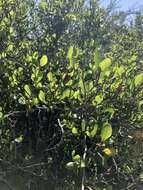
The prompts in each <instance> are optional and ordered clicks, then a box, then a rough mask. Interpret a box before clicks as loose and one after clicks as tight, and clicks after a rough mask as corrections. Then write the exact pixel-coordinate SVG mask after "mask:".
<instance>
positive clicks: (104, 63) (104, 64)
mask: <svg viewBox="0 0 143 190" xmlns="http://www.w3.org/2000/svg"><path fill="white" fill-rule="evenodd" d="M111 64H112V63H111V59H109V58H106V59H104V60H103V61H102V62H100V63H99V67H100V68H101V71H104V70H106V69H107V68H108V67H109V66H110V65H111Z"/></svg>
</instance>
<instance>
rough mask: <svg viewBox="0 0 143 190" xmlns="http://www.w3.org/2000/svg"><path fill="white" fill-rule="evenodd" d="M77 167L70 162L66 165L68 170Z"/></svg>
mask: <svg viewBox="0 0 143 190" xmlns="http://www.w3.org/2000/svg"><path fill="white" fill-rule="evenodd" d="M74 166H75V163H74V162H68V163H67V164H66V168H68V169H70V168H73V167H74Z"/></svg>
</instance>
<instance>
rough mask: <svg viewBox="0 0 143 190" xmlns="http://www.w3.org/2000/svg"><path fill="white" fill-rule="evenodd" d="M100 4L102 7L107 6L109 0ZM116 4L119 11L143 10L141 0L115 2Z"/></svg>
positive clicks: (118, 0)
mask: <svg viewBox="0 0 143 190" xmlns="http://www.w3.org/2000/svg"><path fill="white" fill-rule="evenodd" d="M112 1H113V0H112ZM101 2H102V4H103V5H104V6H107V5H108V3H109V2H110V0H101ZM117 2H118V5H119V8H120V9H121V10H128V9H132V8H135V9H136V8H139V9H143V0H117Z"/></svg>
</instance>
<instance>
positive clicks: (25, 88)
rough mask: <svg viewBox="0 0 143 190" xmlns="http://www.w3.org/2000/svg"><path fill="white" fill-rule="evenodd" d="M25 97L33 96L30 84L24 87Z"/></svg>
mask: <svg viewBox="0 0 143 190" xmlns="http://www.w3.org/2000/svg"><path fill="white" fill-rule="evenodd" d="M24 90H25V95H26V96H27V97H28V98H29V97H30V96H31V89H30V86H29V85H28V84H26V85H24Z"/></svg>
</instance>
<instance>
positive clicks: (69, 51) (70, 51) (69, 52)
mask: <svg viewBox="0 0 143 190" xmlns="http://www.w3.org/2000/svg"><path fill="white" fill-rule="evenodd" d="M73 48H74V47H73V46H70V47H69V49H68V54H67V58H68V59H69V61H71V60H72V56H73Z"/></svg>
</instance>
